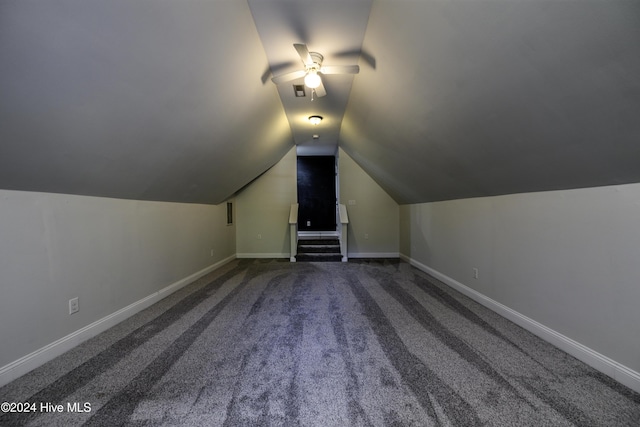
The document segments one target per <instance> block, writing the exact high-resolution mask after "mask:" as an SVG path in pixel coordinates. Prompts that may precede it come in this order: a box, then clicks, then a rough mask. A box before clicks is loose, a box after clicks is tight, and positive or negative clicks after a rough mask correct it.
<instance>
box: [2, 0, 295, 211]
mask: <svg viewBox="0 0 640 427" xmlns="http://www.w3.org/2000/svg"><path fill="white" fill-rule="evenodd" d="M0 58H1V59H0V61H1V62H2V65H1V66H0V188H3V189H12V190H31V191H43V192H60V193H71V194H82V195H92V196H104V197H117V198H127V199H141V200H161V201H176V202H191V203H214V204H215V203H219V202H221V201H224V200H225V199H226V198H227V197H229V196H231V195H233V194H234V192H235V191H237V190H238V189H239V188H241V187H242V186H243V185H245V184H247V183H248V182H250V181H251V180H252V179H254V178H255V177H256V176H258V175H259V174H261V173H262V172H264V171H265V170H267V169H268V168H269V167H271V166H272V165H273V164H275V163H276V162H277V161H278V160H280V158H282V156H283V155H284V154H285V153H286V152H288V151H289V150H290V149H291V148H292V147H293V138H292V135H291V129H290V127H289V124H288V123H287V120H286V116H285V114H284V111H283V107H282V103H281V102H280V99H279V97H278V93H277V90H276V88H275V87H274V86H273V85H271V84H263V82H262V81H261V80H260V72H261V70H264V68H265V67H268V63H267V59H266V56H265V53H264V49H263V48H262V44H261V41H260V38H259V36H258V33H257V31H256V28H255V24H254V21H253V18H252V16H251V12H250V10H249V7H248V5H247V3H246V2H241V1H237V0H215V1H211V0H188V1H184V2H183V1H156V0H105V1H94V0H89V1H87V0H52V1H39V0H7V1H2V2H1V3H0Z"/></svg>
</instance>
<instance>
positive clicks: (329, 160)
mask: <svg viewBox="0 0 640 427" xmlns="http://www.w3.org/2000/svg"><path fill="white" fill-rule="evenodd" d="M297 169H298V177H297V182H298V205H299V208H298V231H302V232H309V231H314V232H323V231H329V232H335V231H336V206H337V202H338V200H337V197H336V177H337V173H336V157H335V156H298V159H297Z"/></svg>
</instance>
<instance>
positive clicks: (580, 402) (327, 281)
mask: <svg viewBox="0 0 640 427" xmlns="http://www.w3.org/2000/svg"><path fill="white" fill-rule="evenodd" d="M5 344H6V343H5ZM0 401H3V402H4V401H9V402H11V401H14V402H32V403H36V404H37V408H36V409H37V410H36V411H35V412H31V413H22V414H14V413H8V414H0V425H1V426H21V425H29V426H58V425H59V426H74V425H82V424H86V425H88V426H119V425H127V426H160V425H162V426H164V425H166V426H173V425H179V426H183V425H186V426H189V425H194V426H269V425H271V426H298V425H299V426H431V425H433V426H480V425H482V426H485V425H486V426H574V425H577V426H638V425H640V395H639V394H637V393H634V392H633V391H631V390H629V389H628V388H626V387H623V386H621V385H619V384H618V383H616V382H614V381H613V380H611V379H609V378H608V377H606V376H604V375H602V374H600V373H598V372H597V371H595V370H593V369H591V368H589V367H588V366H586V365H585V364H583V363H581V362H579V361H578V360H576V359H574V358H573V357H571V356H569V355H567V354H566V353H564V352H562V351H560V350H557V349H556V348H554V347H552V346H551V345H549V344H547V343H545V342H543V341H541V340H540V339H538V338H537V337H535V336H533V335H532V334H530V333H528V332H526V331H524V330H523V329H521V328H519V327H518V326H516V325H514V324H512V323H511V322H509V321H507V320H505V319H503V318H502V317H500V316H498V315H497V314H495V313H493V312H491V311H489V310H487V309H485V308H484V307H482V306H480V305H478V304H476V303H475V302H473V301H471V300H470V299H468V298H466V297H464V296H462V295H460V294H459V293H457V292H456V291H454V290H452V289H450V288H448V287H446V286H444V285H443V284H441V283H439V282H438V281H436V280H435V279H433V278H432V277H430V276H428V275H426V274H424V273H422V272H420V271H418V270H416V269H414V268H412V267H411V266H409V265H408V264H406V263H404V262H399V261H393V260H391V261H389V260H387V261H360V262H349V263H293V264H292V263H288V262H281V261H276V260H237V261H234V262H233V263H230V264H228V265H226V266H224V267H223V268H221V269H219V270H217V271H215V272H213V273H212V274H210V275H208V276H207V277H205V278H202V279H200V280H198V281H197V282H196V283H193V284H192V285H190V286H188V287H185V288H183V289H182V290H180V291H178V292H177V293H175V294H173V295H171V296H169V297H168V298H166V299H164V300H162V301H160V302H159V303H157V304H156V305H154V306H153V307H151V308H149V309H147V310H145V311H143V312H140V313H139V314H137V315H136V316H133V317H132V318H131V319H129V320H127V321H125V322H123V323H121V324H119V325H117V326H116V327H114V328H112V329H110V330H109V331H107V332H105V333H103V334H101V335H99V336H97V337H95V338H94V339H92V340H89V341H87V342H86V343H84V344H82V345H80V346H78V347H77V348H75V349H73V350H71V351H69V352H67V353H65V354H64V355H62V356H60V357H59V358H57V359H55V360H53V361H51V362H49V363H47V364H46V365H44V366H42V367H41V368H39V369H37V370H35V371H33V372H31V373H29V374H27V375H25V376H24V377H22V378H19V379H18V380H16V381H14V382H12V383H10V384H8V385H7V386H5V387H3V388H1V389H0ZM41 403H50V404H52V405H58V404H61V405H63V408H64V409H63V411H62V412H55V413H51V412H45V411H42V410H41V407H40V404H41ZM85 403H87V404H88V406H84V405H85ZM74 404H76V407H75V409H90V410H86V411H85V412H78V411H69V405H71V406H72V407H73V405H74Z"/></svg>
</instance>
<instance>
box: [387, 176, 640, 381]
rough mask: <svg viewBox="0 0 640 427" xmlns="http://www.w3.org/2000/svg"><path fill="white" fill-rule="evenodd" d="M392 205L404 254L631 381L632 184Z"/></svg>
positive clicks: (635, 321)
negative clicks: (395, 207) (397, 209)
mask: <svg viewBox="0 0 640 427" xmlns="http://www.w3.org/2000/svg"><path fill="white" fill-rule="evenodd" d="M400 212H401V214H400V218H401V219H400V224H401V231H400V233H401V237H400V241H401V243H400V250H401V253H402V255H403V256H404V257H407V258H408V259H409V260H410V261H412V262H413V263H414V264H415V265H417V266H419V267H421V268H423V269H425V270H426V271H431V272H432V273H434V274H436V275H438V276H439V278H440V279H441V280H443V281H445V282H446V283H448V284H450V285H452V286H454V287H457V288H458V289H463V288H461V286H460V285H462V286H465V287H467V289H469V288H470V292H467V293H468V294H474V293H477V295H475V296H476V297H478V300H479V301H481V302H483V303H487V302H489V303H490V306H491V305H492V304H493V302H497V303H499V304H502V305H503V306H506V309H505V308H504V307H498V308H500V309H501V310H502V313H501V314H503V315H505V314H506V315H507V317H509V318H510V319H511V320H515V321H516V322H517V323H519V324H521V325H522V326H525V327H527V329H530V330H532V331H534V332H535V333H538V334H539V333H540V332H542V335H541V336H542V337H543V338H546V339H548V340H550V341H551V342H552V343H554V344H555V345H557V346H559V347H560V348H562V349H563V350H565V351H567V352H569V353H571V354H573V355H574V356H576V357H578V358H581V359H582V360H584V361H586V362H587V363H590V364H591V365H592V366H594V367H596V368H597V369H600V370H601V371H603V372H605V373H607V374H608V375H610V376H613V377H616V378H617V379H618V380H619V381H620V382H622V383H623V384H624V383H626V385H628V386H630V387H632V388H635V389H636V390H639V389H640V374H638V373H639V372H640V341H639V340H638V337H639V336H640V310H639V309H638V303H639V302H640V286H638V255H639V248H640V228H639V227H638V218H640V184H628V185H619V186H608V187H598V188H587V189H577V190H562V191H551V192H540V193H528V194H517V195H508V196H498V197H487V198H476V199H466V200H455V201H446V202H434V203H422V204H412V205H403V206H401V208H400ZM474 267H475V268H478V272H479V275H478V278H477V279H474V275H473V270H472V269H473V268H474ZM463 290H464V289H463ZM487 298H489V299H490V300H492V301H493V302H491V301H489V300H487ZM492 308H494V309H495V308H496V306H495V304H493V307H492ZM513 310H514V311H515V312H517V313H519V315H518V314H517V313H513V312H512V311H513ZM521 315H522V316H526V317H527V318H529V320H526V319H524V320H525V321H524V322H522V321H521V320H523V319H522V318H521ZM530 320H533V321H534V322H538V323H539V324H541V325H544V327H546V328H550V329H551V330H552V331H545V330H544V327H539V325H536V324H535V323H532V322H531V321H530ZM532 327H533V329H532ZM553 331H555V332H557V333H559V334H562V335H563V336H564V337H567V338H568V339H570V340H573V341H575V342H577V343H579V344H575V343H572V342H571V341H567V340H566V339H564V338H558V337H557V336H556V335H555V334H554V333H553ZM580 345H582V346H586V347H587V348H586V349H585V348H581V346H580ZM593 352H597V353H598V354H596V353H593ZM600 355H603V356H604V357H605V358H608V359H603V358H602V357H601V356H600ZM617 364H621V365H624V366H617ZM625 367H626V368H625ZM630 370H633V371H635V372H631V371H630Z"/></svg>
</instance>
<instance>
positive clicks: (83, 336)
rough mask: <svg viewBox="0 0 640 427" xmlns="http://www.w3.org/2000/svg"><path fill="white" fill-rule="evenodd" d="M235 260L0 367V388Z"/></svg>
mask: <svg viewBox="0 0 640 427" xmlns="http://www.w3.org/2000/svg"><path fill="white" fill-rule="evenodd" d="M235 258H236V256H235V255H231V256H230V257H227V258H225V259H223V260H221V261H218V262H216V263H215V264H212V265H210V266H209V267H206V268H204V269H202V270H200V271H198V272H196V273H193V274H191V275H189V276H187V277H185V278H183V279H180V280H178V281H177V282H175V283H172V284H171V285H169V286H167V287H164V288H162V289H160V290H159V291H156V292H154V293H152V294H151V295H148V296H146V297H144V298H142V299H140V300H138V301H136V302H134V303H132V304H129V305H128V306H126V307H124V308H121V309H120V310H118V311H116V312H114V313H111V314H109V315H108V316H105V317H103V318H102V319H99V320H96V321H95V322H93V323H91V324H89V325H87V326H85V327H83V328H80V329H78V330H77V331H75V332H72V333H70V334H69V335H67V336H65V337H62V338H60V339H59V340H56V341H54V342H52V343H50V344H47V345H45V346H44V347H42V348H39V349H38V350H36V351H34V352H32V353H29V354H27V355H26V356H23V357H21V358H20V359H18V360H15V361H13V362H11V363H9V364H7V365H5V366H3V367H0V387H1V386H3V385H5V384H8V383H9V382H11V381H13V380H15V379H16V378H19V377H21V376H22V375H24V374H26V373H27V372H30V371H32V370H34V369H36V368H37V367H39V366H41V365H43V364H45V363H46V362H48V361H50V360H52V359H54V358H56V357H58V356H60V355H61V354H63V353H65V352H67V351H69V350H71V349H72V348H74V347H76V346H77V345H79V344H80V343H82V342H84V341H86V340H88V339H89V338H92V337H94V336H96V335H98V334H99V333H101V332H104V331H106V330H107V329H109V328H111V327H113V326H115V325H117V324H118V323H120V322H122V321H123V320H125V319H127V318H129V317H131V316H133V315H134V314H136V313H138V312H140V311H142V310H144V309H145V308H147V307H149V306H151V305H153V304H154V303H156V302H158V301H160V300H161V299H163V298H165V297H167V296H168V295H169V294H171V293H173V292H175V291H177V290H178V289H180V288H183V287H184V286H186V285H188V284H190V283H193V282H194V281H195V280H197V279H199V278H200V277H202V276H204V275H205V274H208V273H210V272H212V271H214V270H215V269H217V268H220V267H222V266H223V265H224V264H227V263H229V262H231V261H233V260H234V259H235Z"/></svg>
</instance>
